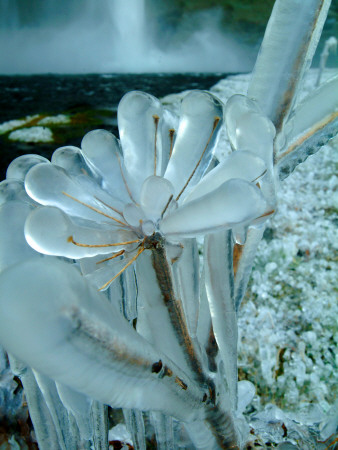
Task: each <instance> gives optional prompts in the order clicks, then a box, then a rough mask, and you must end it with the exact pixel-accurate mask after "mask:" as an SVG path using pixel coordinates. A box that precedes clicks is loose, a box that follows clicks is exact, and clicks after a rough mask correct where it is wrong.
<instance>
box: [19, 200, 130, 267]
mask: <svg viewBox="0 0 338 450" xmlns="http://www.w3.org/2000/svg"><path fill="white" fill-rule="evenodd" d="M25 236H26V239H27V242H28V243H29V245H30V246H31V247H33V248H34V249H35V250H36V251H38V252H40V253H44V254H46V255H55V256H65V257H67V258H74V259H77V258H85V257H87V256H95V255H99V254H107V253H114V252H118V251H120V250H122V249H124V248H125V247H128V244H123V243H124V242H129V241H135V240H137V237H136V236H135V234H134V233H132V232H131V231H123V230H114V229H112V230H109V229H102V228H100V227H99V226H98V227H97V228H96V229H95V228H93V227H84V226H77V225H75V224H74V223H73V222H71V220H70V219H69V217H68V216H67V215H66V214H65V213H64V212H63V211H61V210H60V209H58V208H55V207H52V206H46V207H42V208H38V209H36V210H34V211H33V212H32V213H31V214H30V215H29V216H28V218H27V221H26V224H25ZM120 243H121V244H120Z"/></svg>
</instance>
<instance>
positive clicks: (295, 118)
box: [276, 76, 338, 180]
mask: <svg viewBox="0 0 338 450" xmlns="http://www.w3.org/2000/svg"><path fill="white" fill-rule="evenodd" d="M286 128H287V129H288V130H289V131H288V134H287V136H286V137H287V141H286V145H285V146H284V148H283V149H281V151H280V152H279V153H278V154H277V155H276V165H277V170H278V173H279V177H280V178H281V179H282V180H283V179H284V178H286V177H287V176H288V175H289V174H290V173H291V172H292V171H293V170H294V169H295V167H297V165H298V164H299V163H301V162H303V161H305V159H306V158H307V157H308V156H309V155H312V154H313V153H316V152H317V151H318V150H319V149H320V148H321V147H322V146H323V145H325V144H326V143H328V142H329V140H330V139H331V138H333V137H334V136H336V134H337V132H338V76H335V77H333V78H332V79H330V80H328V81H327V82H326V83H324V84H322V85H321V86H320V87H319V88H317V89H316V90H314V91H312V92H311V93H310V94H309V95H308V96H307V97H306V98H305V99H304V100H303V101H302V102H301V103H300V104H299V105H298V106H297V107H296V108H295V110H294V111H293V112H292V114H291V115H290V118H289V120H288V121H287V125H286Z"/></svg>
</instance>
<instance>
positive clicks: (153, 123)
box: [117, 91, 163, 200]
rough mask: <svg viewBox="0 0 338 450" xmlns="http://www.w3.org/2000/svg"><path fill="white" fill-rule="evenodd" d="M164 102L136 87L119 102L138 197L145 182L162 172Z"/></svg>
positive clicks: (127, 159) (127, 164)
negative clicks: (151, 176) (135, 89)
mask: <svg viewBox="0 0 338 450" xmlns="http://www.w3.org/2000/svg"><path fill="white" fill-rule="evenodd" d="M162 114H163V109H162V105H161V102H160V101H159V100H158V99H157V98H155V97H153V96H152V95H149V94H146V93H145V92H140V91H132V92H129V93H128V94H126V95H125V96H124V97H123V98H122V100H121V101H120V103H119V106H118V110H117V121H118V127H119V133H120V140H121V145H122V152H123V159H124V163H125V167H126V170H127V179H128V184H129V185H130V188H131V190H132V192H133V195H134V197H135V199H136V200H138V197H139V190H140V186H141V185H142V182H143V180H144V179H145V178H147V177H149V176H150V175H162V173H160V170H161V168H162V142H161V128H162Z"/></svg>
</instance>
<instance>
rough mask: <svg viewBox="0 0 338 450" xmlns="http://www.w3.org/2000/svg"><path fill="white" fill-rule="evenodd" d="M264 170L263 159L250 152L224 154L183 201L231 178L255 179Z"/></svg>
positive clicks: (206, 192) (193, 197) (193, 198)
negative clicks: (219, 161)
mask: <svg viewBox="0 0 338 450" xmlns="http://www.w3.org/2000/svg"><path fill="white" fill-rule="evenodd" d="M265 171H266V165H265V163H264V161H263V160H262V159H261V158H259V157H258V156H256V155H254V154H253V153H252V152H248V151H235V152H233V153H231V154H230V155H229V156H226V157H225V158H224V159H223V160H222V162H221V163H220V164H218V166H216V167H215V168H214V169H212V170H211V171H210V172H208V173H207V174H206V175H205V176H204V177H203V178H202V180H201V181H200V182H199V183H198V184H197V186H196V187H195V188H194V189H193V190H192V191H191V192H190V193H189V194H188V195H187V197H186V198H185V199H184V202H185V203H187V202H190V201H191V200H195V199H196V198H198V197H201V196H202V195H205V194H208V193H209V192H211V191H213V190H214V189H217V188H218V187H219V186H220V185H221V184H223V183H225V182H226V181H228V180H230V179H231V178H241V179H243V180H247V181H256V180H258V178H260V177H261V176H262V175H264V173H265Z"/></svg>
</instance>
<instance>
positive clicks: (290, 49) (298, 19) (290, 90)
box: [248, 0, 331, 133]
mask: <svg viewBox="0 0 338 450" xmlns="http://www.w3.org/2000/svg"><path fill="white" fill-rule="evenodd" d="M330 3H331V0H307V1H303V0H277V1H276V3H275V5H274V7H273V10H272V13H271V16H270V19H269V23H268V25H267V28H266V31H265V35H264V39H263V42H262V45H261V48H260V51H259V55H258V58H257V61H256V65H255V68H254V71H253V76H252V80H251V83H250V86H249V90H248V96H249V97H251V98H254V99H255V100H257V101H258V103H259V105H260V107H261V109H262V111H263V113H264V114H265V115H266V116H268V117H269V118H270V119H271V120H272V122H273V123H274V124H275V127H276V129H277V133H278V132H279V131H281V129H282V127H283V123H284V122H285V120H286V119H287V118H288V115H289V113H290V112H291V110H292V108H293V105H294V104H295V101H296V97H297V94H298V91H299V86H300V84H301V82H302V80H303V75H304V73H305V71H306V70H307V69H308V68H309V67H310V64H311V61H312V57H313V55H314V52H315V50H316V47H317V44H318V40H319V37H320V34H321V31H322V28H323V25H324V22H325V19H326V16H327V12H328V9H329V7H330Z"/></svg>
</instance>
